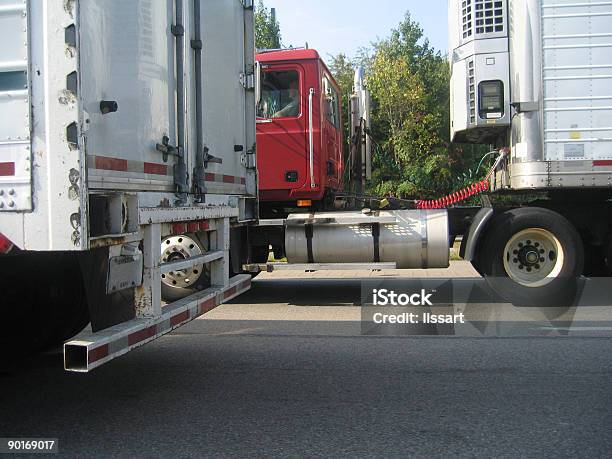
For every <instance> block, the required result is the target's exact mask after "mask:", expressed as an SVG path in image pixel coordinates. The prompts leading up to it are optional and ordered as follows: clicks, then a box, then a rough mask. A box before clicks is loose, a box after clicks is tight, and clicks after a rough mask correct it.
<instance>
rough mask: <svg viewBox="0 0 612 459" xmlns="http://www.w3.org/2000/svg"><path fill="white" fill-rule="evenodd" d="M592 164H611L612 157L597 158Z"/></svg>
mask: <svg viewBox="0 0 612 459" xmlns="http://www.w3.org/2000/svg"><path fill="white" fill-rule="evenodd" d="M593 166H612V159H598V160H597V161H593Z"/></svg>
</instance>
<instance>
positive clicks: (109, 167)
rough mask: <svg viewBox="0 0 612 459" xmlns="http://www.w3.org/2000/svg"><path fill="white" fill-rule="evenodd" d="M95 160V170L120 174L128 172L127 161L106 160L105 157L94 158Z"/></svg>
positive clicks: (117, 159)
mask: <svg viewBox="0 0 612 459" xmlns="http://www.w3.org/2000/svg"><path fill="white" fill-rule="evenodd" d="M95 158H96V159H95V166H96V169H103V170H106V171H121V172H127V170H128V162H127V159H119V158H108V157H106V156H96V157H95Z"/></svg>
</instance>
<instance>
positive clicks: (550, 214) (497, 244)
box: [449, 0, 612, 301]
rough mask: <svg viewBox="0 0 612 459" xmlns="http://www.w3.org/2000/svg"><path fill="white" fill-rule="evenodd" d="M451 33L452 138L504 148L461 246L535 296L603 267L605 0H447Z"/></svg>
mask: <svg viewBox="0 0 612 459" xmlns="http://www.w3.org/2000/svg"><path fill="white" fill-rule="evenodd" d="M449 34H450V49H449V58H450V62H451V67H452V77H451V132H452V137H453V140H454V141H456V142H470V143H487V144H491V145H493V146H494V147H495V148H506V149H507V150H506V151H507V152H508V153H507V156H506V157H505V158H504V160H503V161H502V162H501V163H500V165H499V167H497V168H496V170H495V173H494V174H493V175H492V177H491V180H490V186H491V190H492V192H493V193H492V194H491V202H492V205H490V206H487V207H483V209H481V210H480V212H479V213H478V215H477V216H476V218H475V219H474V221H473V222H472V224H471V226H470V229H469V232H468V234H467V237H465V238H464V244H463V247H462V252H461V254H462V256H463V257H464V258H466V259H468V260H470V261H472V263H473V264H474V265H475V267H476V268H477V269H478V271H480V272H481V273H482V274H483V275H485V276H487V277H490V278H491V279H494V281H493V282H494V283H496V284H498V285H499V284H500V283H501V284H503V285H500V288H501V289H502V290H503V291H504V292H506V293H507V294H508V295H511V294H513V292H514V295H515V296H516V295H519V296H523V297H525V298H532V299H536V300H537V301H543V300H544V299H546V298H549V299H550V298H551V297H552V298H557V299H560V300H562V299H563V298H564V297H565V298H569V297H571V294H572V293H573V289H572V288H573V287H574V286H575V282H574V279H575V278H576V277H577V276H580V275H581V274H587V275H610V274H612V206H611V204H612V203H611V202H610V197H611V196H612V3H610V2H600V1H595V0H588V1H587V0H579V1H571V0H456V1H455V0H451V1H450V2H449ZM542 295H543V296H542Z"/></svg>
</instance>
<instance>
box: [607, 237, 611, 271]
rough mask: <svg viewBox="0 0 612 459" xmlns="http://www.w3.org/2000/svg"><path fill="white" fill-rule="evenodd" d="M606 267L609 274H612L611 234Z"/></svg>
mask: <svg viewBox="0 0 612 459" xmlns="http://www.w3.org/2000/svg"><path fill="white" fill-rule="evenodd" d="M606 268H607V274H608V276H612V235H610V241H609V242H608V250H607V251H606Z"/></svg>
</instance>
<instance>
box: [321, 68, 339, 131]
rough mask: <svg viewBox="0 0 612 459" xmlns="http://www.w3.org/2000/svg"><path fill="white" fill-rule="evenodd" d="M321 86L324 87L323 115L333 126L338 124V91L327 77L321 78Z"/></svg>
mask: <svg viewBox="0 0 612 459" xmlns="http://www.w3.org/2000/svg"><path fill="white" fill-rule="evenodd" d="M323 86H324V89H325V116H326V118H327V121H329V122H330V123H331V124H333V125H334V126H335V127H339V126H340V100H339V97H338V91H336V88H334V86H333V85H332V83H331V81H330V80H329V78H328V77H324V78H323Z"/></svg>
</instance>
